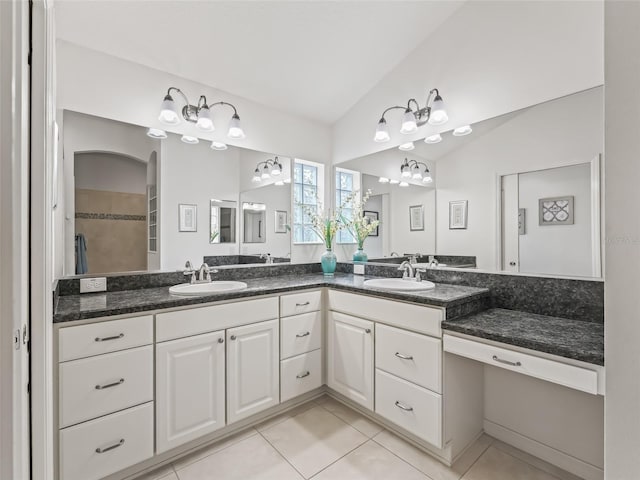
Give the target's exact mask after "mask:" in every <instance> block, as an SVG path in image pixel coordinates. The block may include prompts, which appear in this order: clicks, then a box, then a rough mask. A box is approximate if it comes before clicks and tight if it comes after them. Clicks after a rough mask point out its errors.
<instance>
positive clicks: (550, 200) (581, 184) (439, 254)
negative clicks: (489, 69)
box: [336, 87, 604, 277]
mask: <svg viewBox="0 0 640 480" xmlns="http://www.w3.org/2000/svg"><path fill="white" fill-rule="evenodd" d="M471 127H472V131H471V133H469V134H467V135H461V136H454V135H452V131H450V130H448V131H443V132H440V138H441V140H440V141H438V142H437V143H430V142H433V141H436V140H438V138H437V137H435V138H434V137H432V135H433V132H430V133H429V134H428V136H427V139H426V141H422V140H420V141H416V142H414V143H413V144H412V145H405V146H403V148H404V149H405V150H404V151H403V150H400V149H398V148H393V149H388V150H385V151H382V152H378V153H375V154H372V155H368V156H366V157H361V158H357V159H353V160H351V161H347V162H344V163H341V164H339V165H338V167H339V168H341V169H345V170H347V171H354V172H358V173H359V174H360V178H361V183H362V185H361V188H362V190H363V191H365V190H367V189H371V190H372V196H371V198H370V200H369V202H368V203H367V205H366V206H365V210H367V211H370V212H375V213H376V214H377V215H378V218H379V219H380V222H381V223H380V227H379V234H378V236H376V237H369V238H368V239H367V240H366V242H365V251H367V253H368V255H369V260H370V261H381V262H399V261H401V258H402V257H404V256H406V255H409V254H418V253H419V254H421V255H424V256H425V257H427V256H429V255H435V256H436V258H437V260H438V261H439V262H440V265H446V266H451V267H463V268H477V269H480V270H484V271H505V272H512V273H517V272H521V273H531V274H542V275H561V276H580V277H601V275H602V268H601V254H600V252H601V237H602V233H601V232H602V224H601V213H600V212H601V211H602V192H601V183H602V180H601V171H602V170H603V165H602V162H603V159H602V158H601V152H603V149H604V145H603V141H604V140H603V139H604V132H603V89H602V87H597V88H593V89H590V90H586V91H583V92H579V93H575V94H573V95H569V96H566V97H562V98H559V99H556V100H552V101H549V102H546V103H542V104H539V105H534V106H531V107H529V108H525V109H523V110H519V111H516V112H511V113H507V114H505V115H501V116H499V117H496V118H492V119H488V120H485V121H483V122H480V123H477V124H474V125H472V126H471ZM409 149H410V150H409ZM405 159H406V160H407V161H408V163H409V164H410V165H411V166H412V167H415V166H416V165H417V166H418V167H419V169H421V170H420V171H421V173H423V172H424V170H425V169H428V170H429V174H430V176H431V181H428V182H425V181H423V180H424V175H422V178H414V177H413V175H412V176H411V177H403V176H402V172H401V167H402V165H403V164H404V162H405ZM412 160H413V161H414V162H412ZM413 171H414V169H412V170H410V172H411V173H413ZM336 185H338V184H337V183H336ZM337 190H338V189H337V188H336V191H337ZM412 207H420V208H412ZM353 248H354V247H353V246H352V245H351V246H347V245H344V246H343V248H342V253H343V255H342V259H343V260H348V259H349V254H350V253H351V250H353ZM396 255H397V256H396Z"/></svg>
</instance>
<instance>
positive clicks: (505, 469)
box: [462, 446, 558, 480]
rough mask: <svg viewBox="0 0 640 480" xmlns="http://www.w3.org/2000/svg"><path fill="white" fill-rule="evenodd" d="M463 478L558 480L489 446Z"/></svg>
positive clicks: (483, 479) (472, 479)
mask: <svg viewBox="0 0 640 480" xmlns="http://www.w3.org/2000/svg"><path fill="white" fill-rule="evenodd" d="M462 478H463V480H558V477H555V476H552V475H549V474H548V473H547V472H544V471H542V470H540V469H538V468H535V467H534V466H532V465H529V464H528V463H526V462H523V461H522V460H519V459H517V458H516V457H513V456H511V455H509V454H508V453H506V452H504V451H502V450H500V449H498V448H495V447H493V446H491V447H489V448H488V449H487V451H486V452H484V453H483V454H482V456H481V457H480V458H479V459H478V461H477V462H476V463H474V464H473V466H472V467H471V468H470V469H469V471H468V472H467V473H466V474H465V475H464V477H462Z"/></svg>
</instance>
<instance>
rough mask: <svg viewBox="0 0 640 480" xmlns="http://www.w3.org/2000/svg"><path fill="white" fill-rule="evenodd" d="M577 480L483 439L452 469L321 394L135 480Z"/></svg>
mask: <svg viewBox="0 0 640 480" xmlns="http://www.w3.org/2000/svg"><path fill="white" fill-rule="evenodd" d="M289 479H290V480H303V479H313V480H378V479H379V480H393V479H402V480H515V479H517V480H577V479H578V477H575V476H574V475H571V474H569V473H567V472H564V471H562V470H560V469H558V468H557V467H554V466H553V465H549V464H548V463H546V462H544V461H542V460H540V459H538V458H535V457H532V456H531V455H528V454H527V453H524V452H522V451H520V450H517V449H516V448H514V447H511V446H510V445H507V444H504V443H502V442H500V441H498V440H495V439H493V438H491V437H489V436H487V435H483V436H482V437H480V438H479V439H478V441H477V442H476V443H475V444H474V445H472V446H471V447H470V448H469V449H468V450H467V452H465V454H464V455H463V456H462V457H461V458H460V459H459V460H458V461H457V462H456V463H455V464H454V465H453V466H452V467H446V466H445V465H443V464H442V463H440V462H438V461H437V460H435V459H434V458H433V457H431V456H430V455H428V454H426V453H423V452H422V451H420V450H418V449H417V448H415V447H413V446H411V445H410V444H408V443H406V442H405V441H404V440H402V439H401V438H399V437H397V436H396V435H394V434H393V433H391V432H389V431H388V430H385V429H384V428H382V427H381V426H379V425H377V424H376V423H373V422H371V421H370V420H368V419H367V418H365V417H363V416H362V415H360V414H359V413H358V412H356V411H354V410H352V409H351V408H349V407H346V406H344V405H343V404H342V403H340V402H337V401H336V400H334V399H333V398H331V397H328V396H323V397H320V398H319V399H316V400H314V401H311V402H308V403H305V404H303V405H301V406H299V407H296V408H295V409H293V410H291V411H289V412H286V413H283V414H282V415H279V416H277V417H275V418H272V419H270V420H267V421H265V422H263V423H261V424H259V425H257V426H256V427H255V428H249V429H247V430H244V431H243V432H240V433H238V434H236V435H233V436H232V437H229V438H226V439H224V440H222V441H220V442H218V443H215V444H213V445H210V446H208V447H205V448H203V449H201V450H199V451H197V452H195V453H192V454H190V455H188V456H186V457H183V458H181V459H180V460H176V461H175V462H173V464H171V465H167V466H165V467H162V468H160V469H158V470H156V471H154V472H151V473H148V474H146V475H143V476H142V477H138V479H137V480H289Z"/></svg>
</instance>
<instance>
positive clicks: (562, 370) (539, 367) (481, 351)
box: [444, 335, 598, 395]
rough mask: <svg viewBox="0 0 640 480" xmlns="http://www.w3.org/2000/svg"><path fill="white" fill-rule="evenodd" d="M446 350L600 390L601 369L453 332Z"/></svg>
mask: <svg viewBox="0 0 640 480" xmlns="http://www.w3.org/2000/svg"><path fill="white" fill-rule="evenodd" d="M444 351H445V352H450V353H454V354H456V355H460V356H462V357H467V358H471V359H473V360H478V361H480V362H483V363H487V364H489V365H493V366H494V367H500V368H506V369H507V370H511V371H513V372H518V373H522V374H524V375H529V376H531V377H536V378H540V379H541V380H546V381H548V382H553V383H558V384H560V385H564V386H565V387H569V388H573V389H576V390H581V391H583V392H587V393H591V394H593V395H597V394H598V373H597V372H596V371H595V370H589V369H587V368H582V367H577V366H575V365H569V364H566V363H562V362H556V361H555V360H550V359H547V358H542V357H537V356H535V355H529V354H527V353H523V352H516V351H514V350H509V349H506V348H500V347H496V346H494V345H489V344H486V343H482V342H476V341H473V340H467V339H466V338H459V337H455V336H453V335H445V336H444Z"/></svg>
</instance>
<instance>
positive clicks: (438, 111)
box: [428, 94, 449, 125]
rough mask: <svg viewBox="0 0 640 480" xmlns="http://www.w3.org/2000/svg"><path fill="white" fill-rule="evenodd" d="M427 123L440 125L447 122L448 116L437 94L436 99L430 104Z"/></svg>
mask: <svg viewBox="0 0 640 480" xmlns="http://www.w3.org/2000/svg"><path fill="white" fill-rule="evenodd" d="M428 121H429V124H430V125H442V124H443V123H447V122H448V121H449V116H448V115H447V111H446V110H445V109H444V102H443V101H442V97H441V96H440V94H437V95H436V98H434V99H433V103H432V104H431V114H430V115H429V120H428Z"/></svg>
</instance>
